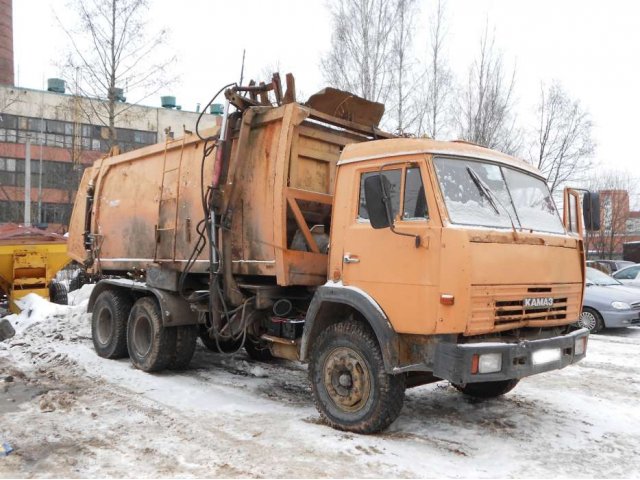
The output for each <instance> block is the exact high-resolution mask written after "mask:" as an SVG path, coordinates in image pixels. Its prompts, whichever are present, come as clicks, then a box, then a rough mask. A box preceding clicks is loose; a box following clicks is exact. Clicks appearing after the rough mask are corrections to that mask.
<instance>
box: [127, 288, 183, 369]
mask: <svg viewBox="0 0 640 480" xmlns="http://www.w3.org/2000/svg"><path fill="white" fill-rule="evenodd" d="M176 333H177V332H176V328H175V327H171V328H165V327H164V326H163V325H162V316H161V313H160V307H159V306H158V302H157V301H156V299H155V298H151V297H142V298H140V299H139V300H137V301H136V303H134V304H133V308H132V309H131V314H130V315H129V322H128V325H127V349H128V351H129V357H130V358H131V363H132V364H133V366H134V367H136V368H137V369H139V370H142V371H143V372H156V371H158V370H163V369H165V368H167V367H168V366H169V365H170V364H171V361H172V359H173V357H174V354H175V347H176Z"/></svg>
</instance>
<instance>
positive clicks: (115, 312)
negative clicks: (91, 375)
mask: <svg viewBox="0 0 640 480" xmlns="http://www.w3.org/2000/svg"><path fill="white" fill-rule="evenodd" d="M132 304H133V302H132V301H131V299H130V298H129V296H127V295H125V294H120V293H118V292H117V291H113V290H106V291H104V292H102V293H100V294H99V295H98V298H97V299H96V302H95V304H94V305H93V312H92V315H91V338H92V340H93V347H94V348H95V350H96V353H97V354H98V355H99V356H101V357H103V358H123V357H126V356H127V320H128V318H129V312H130V311H131V305H132Z"/></svg>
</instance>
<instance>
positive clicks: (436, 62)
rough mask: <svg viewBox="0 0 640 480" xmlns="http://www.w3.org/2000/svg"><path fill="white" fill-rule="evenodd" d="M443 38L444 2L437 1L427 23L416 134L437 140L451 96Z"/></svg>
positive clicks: (445, 118) (451, 78) (449, 72)
mask: <svg viewBox="0 0 640 480" xmlns="http://www.w3.org/2000/svg"><path fill="white" fill-rule="evenodd" d="M445 37H446V10H445V3H444V2H443V1H442V0H438V5H437V7H436V10H435V11H434V12H433V14H432V15H431V17H430V20H429V45H428V59H427V69H426V72H425V76H424V77H425V81H424V82H423V87H424V92H425V93H424V96H423V98H422V99H421V102H420V113H419V123H418V133H419V134H420V135H422V134H426V135H427V136H429V137H431V138H440V137H441V135H442V134H443V133H444V124H445V122H446V120H447V116H448V113H449V110H450V107H451V105H450V100H451V96H452V93H453V75H452V73H451V70H450V69H449V67H448V65H447V62H446V59H445V55H444V42H445Z"/></svg>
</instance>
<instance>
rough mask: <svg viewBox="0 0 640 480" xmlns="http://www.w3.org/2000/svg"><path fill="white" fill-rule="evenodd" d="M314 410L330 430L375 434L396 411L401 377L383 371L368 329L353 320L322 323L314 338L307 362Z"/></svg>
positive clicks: (399, 405) (402, 384) (401, 395)
mask: <svg viewBox="0 0 640 480" xmlns="http://www.w3.org/2000/svg"><path fill="white" fill-rule="evenodd" d="M309 378H310V380H311V389H312V390H313V398H314V402H315V404H316V408H317V409H318V411H319V412H320V415H321V416H322V417H323V418H324V419H325V421H326V422H327V423H328V424H329V425H330V426H331V427H333V428H337V429H339V430H346V431H349V432H355V433H375V432H379V431H381V430H384V429H385V428H387V427H388V426H389V425H391V423H392V422H393V421H394V420H395V419H396V418H397V417H398V415H399V414H400V410H401V409H402V403H403V401H404V391H405V376H404V375H389V374H388V373H386V371H385V369H384V361H383V358H382V352H381V350H380V347H379V345H378V342H377V340H376V337H375V336H374V334H373V332H371V330H370V329H369V328H368V326H366V325H364V324H363V323H361V322H356V321H353V320H349V321H345V322H341V323H337V324H333V325H330V326H329V327H327V328H326V329H325V330H324V331H323V332H322V333H321V334H320V335H319V336H318V338H317V339H316V341H315V342H314V345H313V349H312V352H311V359H310V362H309Z"/></svg>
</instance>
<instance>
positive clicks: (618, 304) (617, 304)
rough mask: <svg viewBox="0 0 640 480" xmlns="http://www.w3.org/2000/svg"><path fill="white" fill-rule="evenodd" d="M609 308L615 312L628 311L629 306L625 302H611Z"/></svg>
mask: <svg viewBox="0 0 640 480" xmlns="http://www.w3.org/2000/svg"><path fill="white" fill-rule="evenodd" d="M611 306H612V307H613V308H615V309H616V310H630V309H631V305H629V304H628V303H625V302H611Z"/></svg>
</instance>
